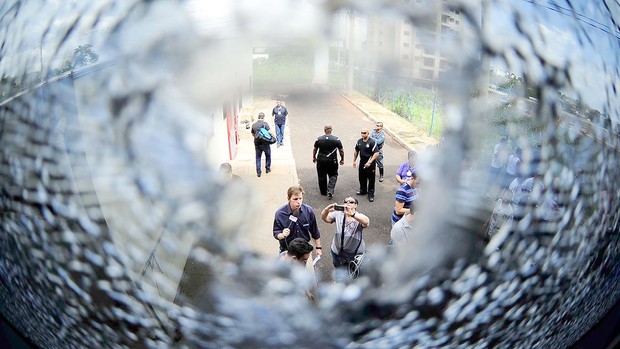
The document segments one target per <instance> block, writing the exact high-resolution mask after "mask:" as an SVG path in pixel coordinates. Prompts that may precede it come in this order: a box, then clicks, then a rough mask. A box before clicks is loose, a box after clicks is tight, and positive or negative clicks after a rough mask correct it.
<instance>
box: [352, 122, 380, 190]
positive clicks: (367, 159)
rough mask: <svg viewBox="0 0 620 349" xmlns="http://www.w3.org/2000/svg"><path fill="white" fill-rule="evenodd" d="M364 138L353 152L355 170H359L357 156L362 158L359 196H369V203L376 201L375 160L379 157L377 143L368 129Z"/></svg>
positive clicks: (364, 133)
mask: <svg viewBox="0 0 620 349" xmlns="http://www.w3.org/2000/svg"><path fill="white" fill-rule="evenodd" d="M361 134H362V138H360V139H358V140H357V143H356V144H355V151H354V152H353V168H357V155H358V154H359V156H360V164H359V168H358V178H359V181H360V190H359V191H358V192H357V193H356V194H357V195H366V194H368V201H370V202H373V201H375V167H376V162H375V160H376V159H377V157H378V156H379V149H378V147H377V143H375V141H374V140H373V139H372V138H370V134H369V133H368V129H362V131H361Z"/></svg>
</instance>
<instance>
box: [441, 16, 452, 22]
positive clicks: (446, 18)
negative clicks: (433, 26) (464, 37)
mask: <svg viewBox="0 0 620 349" xmlns="http://www.w3.org/2000/svg"><path fill="white" fill-rule="evenodd" d="M449 19H450V16H448V15H441V23H448V21H449Z"/></svg>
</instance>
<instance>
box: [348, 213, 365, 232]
mask: <svg viewBox="0 0 620 349" xmlns="http://www.w3.org/2000/svg"><path fill="white" fill-rule="evenodd" d="M347 215H349V216H351V217H353V219H355V220H356V221H358V222H360V224H361V225H362V227H363V228H366V227H368V224H370V218H368V216H366V215H365V214H363V213H360V212H357V211H356V210H353V209H349V210H347Z"/></svg>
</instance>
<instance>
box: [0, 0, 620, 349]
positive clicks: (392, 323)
mask: <svg viewBox="0 0 620 349" xmlns="http://www.w3.org/2000/svg"><path fill="white" fill-rule="evenodd" d="M446 13H450V14H452V15H454V16H456V17H455V18H458V20H459V23H458V26H457V28H458V30H457V31H454V30H449V29H446V30H445V32H443V31H441V29H439V30H440V32H439V33H438V32H437V31H438V29H437V28H438V27H439V28H440V27H441V24H439V25H438V21H439V22H441V20H442V18H445V19H447V18H448V17H442V14H446ZM0 14H1V16H0V30H1V33H2V35H1V36H0V37H1V38H2V45H1V46H0V73H1V74H2V80H1V81H2V85H1V86H0V87H1V93H2V95H1V99H0V144H1V147H0V148H1V149H2V150H1V156H0V158H1V160H2V162H1V164H0V178H1V179H0V188H1V191H2V193H1V198H0V207H1V211H2V215H1V219H0V223H1V226H2V233H1V236H0V251H2V254H1V255H0V278H1V281H2V282H0V302H1V307H0V311H1V312H2V316H3V317H4V318H6V319H7V320H8V321H10V322H11V323H12V324H13V325H14V326H15V328H17V329H18V330H19V331H20V332H21V333H22V334H23V335H24V336H25V337H27V338H29V339H30V340H31V341H32V342H33V343H34V344H36V345H39V346H41V347H45V348H73V347H83V348H102V347H106V348H108V347H109V348H137V347H147V348H166V347H173V346H178V347H209V348H211V347H220V348H238V347H249V348H263V347H288V346H293V345H295V346H297V347H302V348H317V347H351V348H357V347H361V348H377V347H383V348H395V347H416V346H417V347H424V348H426V347H449V348H463V347H468V348H470V347H471V348H487V347H503V348H515V347H523V348H534V347H536V348H559V347H566V346H569V345H570V344H572V343H574V342H575V341H576V340H577V339H579V337H580V336H581V335H583V334H584V333H585V332H586V331H587V330H588V329H589V328H591V327H592V326H593V325H594V324H595V323H596V322H597V321H598V320H599V319H600V318H601V317H602V316H603V315H604V314H605V312H606V311H607V310H608V309H609V308H610V307H611V306H612V305H613V304H615V303H616V302H617V300H618V298H619V296H620V293H619V292H620V289H619V288H618V287H617V284H618V275H620V274H619V273H620V267H619V265H618V263H617V261H618V259H619V258H620V251H619V248H620V247H619V246H620V244H619V241H618V219H619V217H620V216H619V214H618V208H619V205H620V192H619V191H618V190H617V185H618V180H619V179H620V176H619V173H618V172H619V171H620V166H619V164H618V146H619V144H618V134H619V132H620V128H619V127H620V126H619V124H618V122H619V121H620V111H619V110H618V108H619V106H620V103H619V102H620V101H619V98H618V91H617V90H618V86H617V85H618V82H619V80H618V79H619V77H620V72H619V71H618V67H620V64H619V63H620V62H618V59H619V57H620V54H619V53H620V47H619V43H620V40H618V39H619V38H620V30H619V28H618V20H620V6H619V5H618V3H617V2H613V1H601V2H585V1H568V0H566V1H520V2H513V1H501V0H496V1H491V0H488V1H481V2H478V1H467V0H462V1H442V2H439V1H420V0H417V1H381V2H369V1H329V0H327V1H321V2H319V1H307V2H293V1H277V0H272V1H261V2H253V1H239V2H235V3H231V2H218V3H217V4H216V3H215V2H213V3H210V4H203V3H201V2H199V1H189V0H188V1H166V0H157V1H143V2H141V1H122V2H121V1H99V0H93V1H87V2H77V1H36V0H30V1H6V2H4V3H2V4H1V5H0ZM353 16H355V18H357V23H362V24H363V25H366V26H367V27H368V28H371V27H372V25H373V24H372V23H374V22H373V21H382V23H388V24H389V23H401V22H405V23H407V25H410V26H411V27H412V28H413V29H415V31H416V33H417V34H419V36H418V37H419V39H420V40H419V41H420V50H422V51H424V52H426V53H429V54H431V53H433V52H441V57H442V58H445V60H446V61H447V62H449V63H446V64H448V65H449V69H448V68H446V69H444V70H442V75H441V76H439V77H437V78H436V79H427V80H429V81H430V80H432V84H433V86H432V90H433V91H439V92H438V94H439V95H440V96H441V97H440V108H441V111H442V114H443V115H444V120H443V124H442V127H441V134H442V136H441V137H442V138H441V145H440V146H438V147H437V148H436V149H435V150H434V152H433V153H432V154H433V155H432V156H426V157H423V159H421V161H422V162H423V163H424V165H425V168H426V169H427V170H426V171H427V173H426V174H425V175H424V176H425V177H424V178H425V184H426V185H428V187H427V193H428V194H427V195H426V196H425V197H426V199H423V201H422V202H421V205H420V210H421V212H424V214H423V215H421V218H420V220H419V227H420V229H421V231H425V232H428V234H426V235H424V237H420V238H419V239H417V240H416V241H415V242H412V243H411V244H410V245H409V246H407V248H405V249H394V250H390V249H388V248H386V247H384V248H376V249H373V250H372V251H371V254H372V257H373V258H370V260H371V262H370V263H369V264H368V265H367V267H366V268H367V270H366V271H365V275H364V276H363V277H360V278H359V279H357V280H355V281H350V282H347V283H334V284H331V283H330V284H326V285H322V286H321V298H320V301H319V302H318V303H317V304H314V305H313V304H310V303H309V302H308V301H307V300H306V299H305V298H303V297H299V293H300V292H303V290H304V289H305V288H307V287H311V286H312V283H313V282H314V280H313V279H312V277H311V276H310V275H307V273H304V272H302V271H299V270H294V269H292V268H287V267H283V266H278V265H274V263H273V261H272V260H265V259H264V258H261V257H260V256H258V255H256V254H253V253H251V252H248V250H247V249H246V248H245V246H244V245H243V239H244V235H243V234H244V232H245V231H247V230H248V228H249V227H250V226H251V223H248V221H247V220H244V221H240V220H239V219H238V217H239V215H240V210H241V209H239V208H230V207H231V205H230V202H231V198H233V197H237V196H242V197H244V198H247V199H245V201H246V206H245V207H244V208H243V214H246V215H248V216H249V217H256V215H258V214H259V212H260V210H259V206H260V204H261V203H260V201H259V200H258V198H257V196H256V193H255V191H254V190H253V189H252V188H249V187H246V186H242V187H238V188H230V187H227V186H226V185H225V184H224V183H223V181H222V180H221V178H220V177H219V175H218V172H217V169H216V164H218V163H219V160H220V158H214V154H213V152H212V151H209V150H208V146H207V145H208V144H209V139H210V138H213V137H218V136H217V130H215V129H214V125H219V124H215V123H214V120H218V119H221V118H222V117H221V115H222V112H224V113H226V110H227V108H229V107H230V106H231V105H232V106H233V108H234V107H235V105H237V106H238V105H239V103H241V102H240V101H241V100H242V102H243V104H246V105H247V104H251V103H252V92H253V90H252V79H251V76H252V67H253V63H252V55H253V53H254V54H255V53H256V52H255V51H253V47H256V46H259V45H258V44H257V43H262V42H269V41H274V42H282V45H287V42H295V43H296V44H297V45H302V46H303V45H306V46H308V47H312V48H315V49H317V51H320V49H323V48H324V46H325V45H328V44H327V43H328V42H329V41H330V40H335V39H338V38H337V37H336V36H337V35H338V33H341V32H342V31H341V27H343V28H344V27H346V25H347V22H346V21H345V20H341V19H346V18H353ZM450 18H454V17H450ZM274 19H275V21H277V25H274V24H273V22H274ZM407 35H409V34H407ZM369 37H370V35H368V37H366V38H365V39H366V45H368V40H369ZM344 51H346V50H345V48H343V50H340V48H339V49H338V50H329V59H330V60H331V61H334V60H338V62H340V59H341V58H343V57H345V56H346V57H347V59H349V58H351V59H355V61H357V62H360V63H359V64H362V63H364V64H366V63H367V64H374V67H375V68H377V69H379V70H380V71H382V72H385V73H386V76H388V75H389V74H400V73H402V70H403V69H405V67H404V66H403V65H402V62H400V61H398V60H396V61H395V60H391V59H386V57H384V56H382V55H380V54H377V53H376V52H372V51H373V49H372V47H369V46H363V47H362V49H360V48H358V49H357V50H353V51H354V52H353V55H352V56H347V55H348V54H350V52H344ZM323 52H325V51H323ZM335 55H337V57H336V56H335ZM341 55H342V57H341ZM369 57H374V58H373V59H374V61H372V59H371V58H369ZM408 58H409V57H408ZM343 59H344V58H343ZM403 59H405V58H404V57H403ZM371 61H372V62H371ZM420 64H422V63H420ZM500 71H501V72H508V74H507V75H502V74H498V73H499V72H500ZM351 74H352V76H353V81H354V82H353V85H346V84H345V83H342V82H340V83H334V84H333V85H332V86H331V88H335V89H336V88H337V89H343V90H345V89H357V90H360V91H361V90H370V87H372V88H373V89H374V91H381V89H382V88H383V89H384V90H383V91H384V92H385V93H384V94H383V96H384V97H385V96H387V93H388V92H387V90H388V88H389V90H390V91H395V90H398V89H399V88H408V85H407V83H408V82H404V83H401V82H399V81H397V79H389V78H377V79H376V80H373V81H371V80H370V79H365V78H361V74H362V72H361V70H359V71H358V72H357V73H356V74H357V75H355V74H353V69H352V70H351ZM498 76H499V78H498ZM249 77H250V78H249ZM248 81H249V82H248ZM363 83H364V84H369V83H370V85H372V86H370V85H363ZM390 83H391V84H392V85H389V84H390ZM385 84H388V85H389V86H388V87H386V85H385ZM496 85H497V86H496ZM240 86H241V87H240ZM283 86H284V87H283V88H291V89H292V88H295V81H287V82H285V83H283ZM498 86H501V88H499V87H498ZM424 88H426V89H428V86H425V87H424ZM240 89H241V90H243V92H242V93H241V95H239V90H240ZM377 94H378V95H379V94H381V93H377ZM231 96H236V98H238V99H239V101H234V100H231ZM533 96H536V97H533ZM500 135H505V136H507V137H509V139H510V142H512V143H511V145H512V146H514V147H516V146H519V147H521V148H522V149H523V155H522V159H521V160H522V165H521V169H522V171H523V172H522V174H523V176H524V178H523V179H526V178H529V177H532V180H531V181H530V182H528V183H529V184H528V185H529V186H526V187H524V188H525V190H524V191H523V193H527V194H525V195H521V196H520V198H519V200H518V202H517V203H516V205H514V214H513V218H512V219H504V220H502V222H503V223H501V224H500V226H499V227H498V228H497V229H496V230H494V233H493V234H490V236H489V239H488V241H485V240H484V235H485V231H484V228H483V227H484V222H485V221H486V220H487V219H488V218H489V217H490V216H491V215H492V214H493V212H494V207H493V206H491V207H489V205H487V204H486V202H487V201H485V199H484V196H483V193H486V192H487V191H488V187H487V186H486V183H488V181H487V179H488V178H487V177H488V175H487V172H488V165H487V159H488V158H489V154H490V153H491V152H492V151H493V146H494V144H495V143H496V141H497V140H499V136H500ZM433 198H442V199H441V201H440V199H433ZM236 210H239V211H236ZM250 221H251V220H250ZM378 261H381V262H378ZM188 267H192V268H196V269H197V270H200V271H201V272H200V278H201V279H200V280H201V282H200V285H201V287H200V288H199V289H191V290H190V289H183V287H182V286H181V285H182V279H183V273H184V268H188Z"/></svg>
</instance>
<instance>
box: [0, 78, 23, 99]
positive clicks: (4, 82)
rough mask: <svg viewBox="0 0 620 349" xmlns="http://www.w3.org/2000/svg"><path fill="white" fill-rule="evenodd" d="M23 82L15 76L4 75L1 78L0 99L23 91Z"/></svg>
mask: <svg viewBox="0 0 620 349" xmlns="http://www.w3.org/2000/svg"><path fill="white" fill-rule="evenodd" d="M22 89H23V88H22V82H21V81H20V80H19V79H18V78H16V77H14V76H3V77H2V78H1V79H0V101H4V100H5V99H7V98H10V97H12V96H14V95H15V94H16V93H17V92H19V91H21V90H22Z"/></svg>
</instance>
